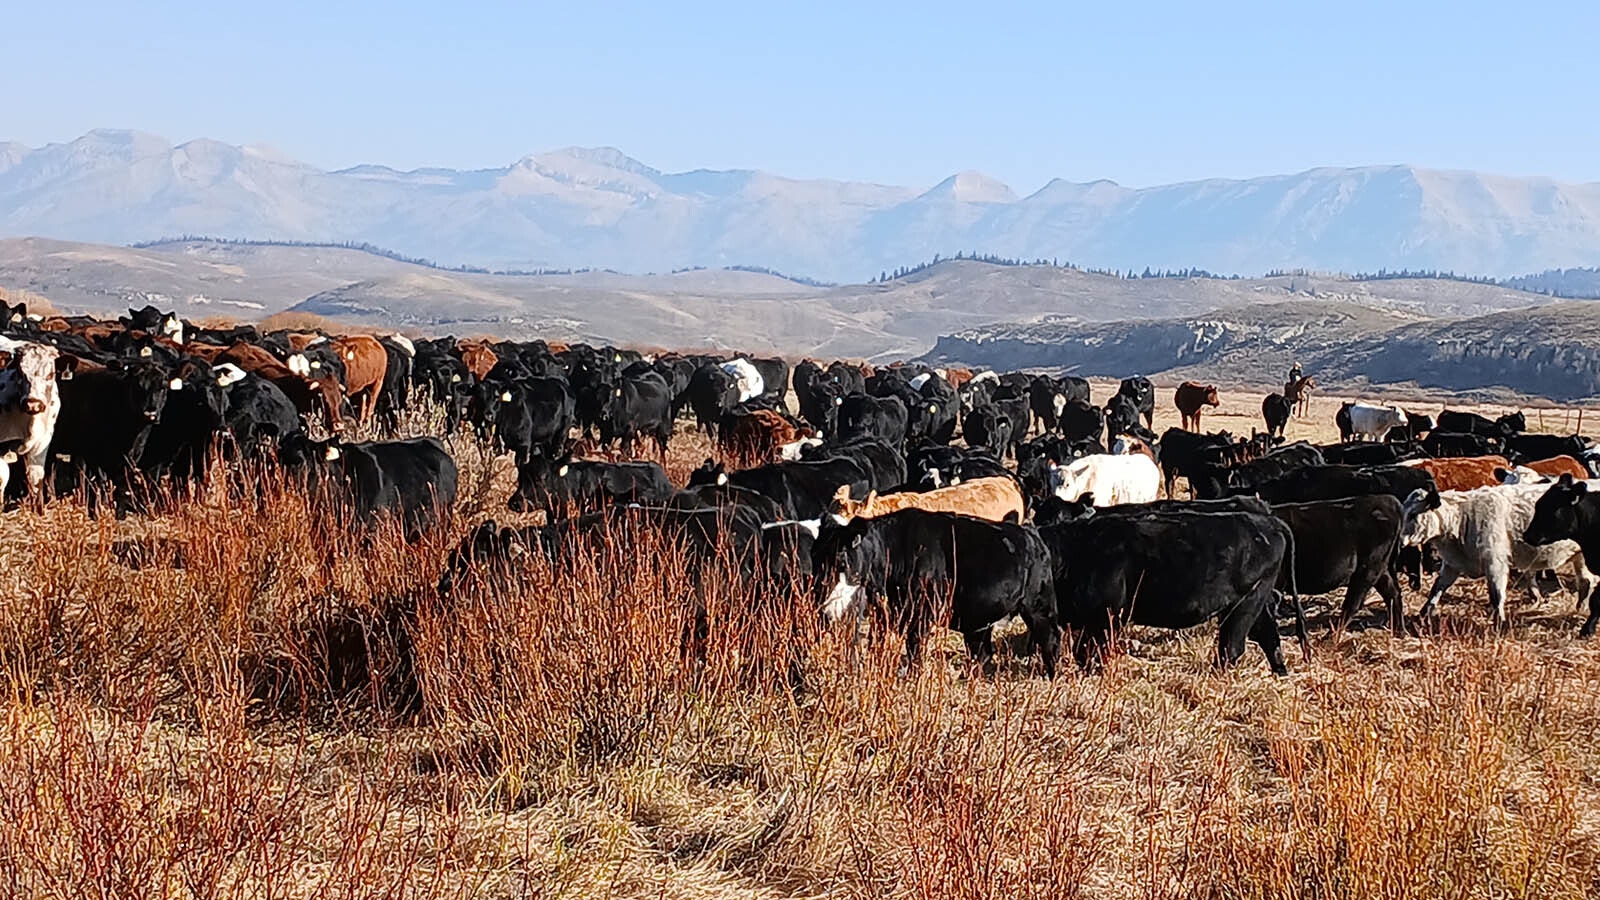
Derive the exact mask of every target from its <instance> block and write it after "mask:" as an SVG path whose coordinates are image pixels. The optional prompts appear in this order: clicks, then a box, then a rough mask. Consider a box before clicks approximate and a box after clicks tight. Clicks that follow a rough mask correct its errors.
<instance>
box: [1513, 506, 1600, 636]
mask: <svg viewBox="0 0 1600 900" xmlns="http://www.w3.org/2000/svg"><path fill="white" fill-rule="evenodd" d="M1522 539H1523V540H1524V541H1527V542H1528V543H1529V544H1532V545H1534V546H1536V547H1547V546H1549V547H1559V546H1560V545H1561V544H1563V543H1565V542H1568V541H1573V542H1576V543H1577V545H1578V547H1579V549H1580V550H1581V551H1582V558H1583V560H1584V570H1585V571H1586V572H1587V571H1591V570H1590V569H1589V567H1588V561H1589V560H1591V559H1600V493H1596V492H1593V491H1591V490H1589V484H1588V483H1587V482H1584V481H1574V480H1573V478H1572V476H1571V475H1562V476H1561V478H1560V480H1558V481H1557V482H1556V483H1555V484H1552V485H1550V486H1549V488H1548V489H1546V490H1545V491H1544V493H1542V494H1540V495H1539V498H1538V499H1537V500H1536V501H1534V506H1533V516H1532V518H1530V519H1529V520H1528V524H1527V526H1526V527H1525V528H1523V530H1522ZM1579 587H1580V594H1579V597H1578V599H1579V602H1580V603H1581V602H1582V600H1583V595H1582V593H1581V588H1582V584H1581V583H1580V585H1579ZM1596 626H1600V590H1596V589H1595V587H1594V586H1593V585H1591V586H1590V587H1589V617H1588V618H1587V619H1585V620H1584V622H1583V627H1582V628H1580V629H1579V630H1578V634H1579V635H1580V636H1581V637H1593V636H1594V633H1595V628H1596Z"/></svg>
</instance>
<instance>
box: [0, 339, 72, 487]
mask: <svg viewBox="0 0 1600 900" xmlns="http://www.w3.org/2000/svg"><path fill="white" fill-rule="evenodd" d="M65 362H66V361H63V360H62V359H61V358H60V357H59V355H58V354H57V353H56V349H55V348H54V347H49V346H46V345H44V344H34V343H27V342H22V341H13V340H10V339H9V338H0V448H4V449H3V450H0V452H3V453H4V456H0V496H3V495H4V494H5V489H6V484H7V483H8V482H9V481H10V479H11V465H12V463H17V462H20V463H21V464H22V465H23V466H24V467H25V468H24V471H25V473H26V477H27V482H28V492H29V493H30V494H33V493H36V492H37V491H38V490H39V487H40V486H41V485H42V484H44V464H45V458H46V455H47V454H48V453H49V450H50V440H51V438H52V437H53V436H54V435H55V430H56V418H57V417H58V416H60V414H61V394H60V392H58V391H57V390H56V378H57V377H58V376H59V377H64V378H70V377H71V368H70V365H68V366H65V367H64V365H63V364H64V363H65ZM13 445H14V446H13Z"/></svg>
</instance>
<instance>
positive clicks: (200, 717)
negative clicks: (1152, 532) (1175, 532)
mask: <svg viewBox="0 0 1600 900" xmlns="http://www.w3.org/2000/svg"><path fill="white" fill-rule="evenodd" d="M1105 393H1106V388H1105V387H1104V386H1097V388H1096V392H1095V396H1096V398H1097V399H1103V395H1104V394H1105ZM1337 402H1338V401H1337V400H1335V399H1332V398H1324V397H1319V398H1317V399H1316V401H1315V402H1314V404H1313V408H1314V414H1313V416H1312V417H1311V418H1310V419H1308V420H1304V421H1299V420H1297V421H1295V422H1294V423H1293V424H1292V425H1291V430H1290V437H1291V439H1293V438H1302V437H1303V438H1317V439H1326V438H1328V437H1329V436H1330V435H1331V434H1332V414H1333V409H1334V408H1335V407H1336V405H1337ZM1259 404H1260V395H1259V394H1244V393H1225V395H1224V407H1223V409H1222V410H1221V411H1220V414H1219V415H1213V416H1209V417H1208V418H1207V420H1206V426H1207V428H1208V429H1213V430H1214V429H1216V428H1230V429H1231V430H1233V431H1234V432H1235V433H1242V434H1248V433H1249V430H1250V426H1251V425H1252V424H1256V423H1258V422H1259ZM1420 406H1421V408H1422V409H1424V410H1425V411H1429V412H1437V404H1434V405H1432V406H1427V405H1420ZM1158 408H1159V409H1160V416H1159V418H1158V421H1157V431H1158V432H1159V431H1160V430H1161V429H1162V428H1164V427H1166V426H1167V425H1169V424H1176V418H1177V417H1176V412H1175V411H1174V410H1173V409H1172V408H1171V389H1170V387H1168V388H1163V389H1162V390H1161V392H1160V395H1159V405H1158ZM1560 415H1562V414H1560V413H1546V414H1545V420H1546V421H1545V424H1546V427H1547V428H1549V429H1550V430H1557V431H1560V430H1564V427H1565V426H1564V425H1563V424H1561V423H1560V422H1557V421H1553V420H1554V419H1555V418H1556V417H1557V416H1560ZM419 419H420V417H419ZM411 427H412V428H413V430H418V429H420V428H421V423H420V421H419V422H415V423H412V426H411ZM455 452H456V455H457V459H458V461H459V462H460V464H461V466H462V496H461V499H460V502H459V504H458V509H457V517H456V520H455V522H454V523H453V525H452V526H451V527H449V528H446V529H442V530H441V533H439V534H437V535H436V536H434V537H433V538H431V539H429V540H428V541H426V542H424V543H422V544H420V545H417V546H412V547H407V546H405V545H404V544H403V543H401V542H399V541H398V540H397V539H395V536H394V535H393V534H385V535H379V536H378V537H377V538H372V539H369V538H364V537H362V536H359V535H355V534H352V533H350V532H349V531H348V530H347V529H344V528H341V527H338V526H336V525H333V524H331V523H329V522H328V521H327V520H326V518H325V517H324V516H322V515H320V514H319V513H318V511H317V510H316V508H315V506H314V504H313V503H312V502H311V501H309V500H308V499H307V498H306V497H305V496H304V495H302V494H300V493H298V492H296V491H294V490H289V489H286V488H284V487H282V486H280V485H277V484H276V483H274V482H273V481H272V480H270V479H260V478H251V479H247V480H246V490H245V491H244V493H243V495H242V499H241V498H240V497H238V496H230V493H229V491H227V490H226V489H225V485H224V484H222V483H221V481H222V480H221V479H220V478H219V479H217V483H215V484H212V485H210V486H208V488H207V489H206V490H204V491H203V492H202V493H201V495H200V496H198V497H195V498H193V499H192V500H189V501H188V502H185V503H183V504H182V505H181V506H180V505H174V506H173V508H172V509H171V510H169V511H167V512H165V513H163V514H159V515H153V516H150V517H145V518H129V519H127V520H124V521H121V522H117V521H114V520H112V519H110V518H101V519H98V520H91V519H89V518H88V517H87V516H86V515H85V512H84V509H83V506H82V504H81V502H78V501H71V500H69V501H62V502H58V503H55V504H53V505H51V506H50V507H48V508H47V509H45V510H44V511H43V512H38V511H30V510H19V511H15V512H9V513H7V514H6V515H5V517H4V518H3V519H0V533H3V536H4V549H3V551H0V553H3V554H4V557H3V561H4V565H3V566H0V893H3V894H4V896H7V897H60V898H77V897H106V898H142V897H200V898H312V897H316V898H322V897H330V898H331V897H351V898H354V897H394V898H401V897H405V898H410V897H425V898H436V897H437V898H444V897H452V898H453V897H495V898H502V897H503V898H524V897H526V898H532V897H540V898H543V897H660V898H678V897H682V898H700V897H705V898H713V897H715V898H745V897H748V898H762V897H851V898H869V897H870V898H880V897H882V898H890V897H895V898H899V897H905V898H1004V900H1022V898H1050V900H1067V898H1074V897H1095V898H1134V897H1138V898H1165V897H1200V898H1363V900H1365V898H1486V897H1538V898H1583V897H1594V896H1597V895H1600V647H1597V645H1595V644H1594V643H1592V642H1583V641H1579V640H1577V639H1576V638H1575V634H1576V630H1577V625H1578V623H1579V618H1578V617H1577V616H1576V615H1575V614H1574V613H1573V606H1574V600H1573V598H1572V596H1571V594H1570V593H1561V594H1559V595H1557V596H1556V597H1555V598H1554V599H1552V600H1550V601H1548V602H1547V604H1546V605H1545V606H1543V607H1530V606H1527V605H1526V601H1525V599H1524V598H1514V600H1517V601H1521V602H1522V603H1523V604H1524V605H1520V606H1519V605H1515V603H1514V605H1513V608H1512V617H1513V620H1514V624H1513V626H1512V627H1511V628H1510V629H1509V630H1508V631H1507V632H1506V633H1503V634H1500V633H1495V632H1494V631H1492V630H1491V628H1490V627H1489V625H1488V620H1487V617H1486V615H1485V610H1484V605H1485V603H1484V593H1483V590H1482V587H1481V584H1480V583H1470V582H1469V583H1467V587H1466V589H1465V591H1464V592H1462V593H1461V594H1460V595H1458V596H1457V597H1455V598H1454V600H1455V602H1451V601H1450V600H1449V599H1447V601H1446V604H1445V606H1444V608H1443V616H1442V619H1443V621H1442V623H1441V626H1440V627H1439V628H1438V629H1436V630H1434V629H1429V630H1428V631H1427V632H1426V633H1425V634H1423V635H1420V636H1414V637H1402V638H1396V637H1392V636H1391V635H1390V634H1389V633H1388V632H1387V631H1386V629H1384V628H1383V627H1381V621H1382V612H1381V609H1380V607H1379V605H1378V601H1377V599H1376V597H1374V598H1372V602H1371V603H1370V604H1369V606H1368V607H1367V609H1366V612H1365V614H1364V618H1363V619H1362V620H1361V621H1360V622H1359V623H1358V627H1357V628H1356V629H1355V630H1354V631H1353V632H1352V633H1349V634H1345V635H1339V636H1330V634H1329V633H1328V629H1327V625H1326V622H1327V612H1328V605H1329V602H1331V601H1333V600H1335V599H1336V598H1316V599H1314V600H1313V601H1312V602H1311V604H1310V608H1311V611H1312V612H1314V613H1316V614H1317V615H1316V616H1315V618H1314V622H1315V628H1314V632H1313V636H1314V651H1315V654H1314V657H1313V659H1312V661H1311V662H1310V663H1309V664H1306V663H1302V662H1299V661H1298V660H1297V659H1296V660H1292V661H1291V667H1292V674H1291V676H1290V677H1288V678H1274V677H1272V676H1271V675H1270V674H1268V672H1267V669H1266V666H1265V664H1264V661H1263V659H1262V657H1261V655H1260V653H1259V651H1258V650H1256V649H1255V648H1254V647H1253V646H1252V647H1251V648H1250V650H1249V651H1248V652H1247V654H1246V656H1245V659H1244V661H1243V663H1242V664H1241V665H1240V666H1239V667H1237V668H1236V669H1234V670H1231V671H1227V672H1220V673H1219V672H1217V671H1214V670H1213V668H1212V667H1211V665H1210V661H1209V654H1210V651H1211V648H1212V644H1213V641H1214V635H1213V633H1212V632H1211V630H1210V629H1208V628H1201V629H1197V630H1195V631H1193V632H1187V633H1168V632H1155V631H1147V630H1134V631H1133V632H1132V633H1131V634H1130V635H1128V636H1127V637H1128V639H1127V640H1126V641H1125V643H1124V646H1123V648H1122V650H1121V652H1119V653H1118V654H1116V655H1114V656H1113V657H1112V658H1111V660H1110V661H1109V663H1108V665H1107V667H1106V668H1105V669H1104V671H1102V672H1100V673H1098V674H1093V675H1084V674H1080V673H1077V672H1075V671H1072V670H1070V668H1069V670H1068V671H1066V673H1065V674H1063V675H1062V676H1061V677H1059V678H1057V679H1055V680H1054V681H1047V680H1045V679H1044V678H1043V677H1042V676H1041V675H1040V674H1039V673H1038V672H1037V671H1036V670H1035V667H1034V663H1033V661H1032V660H1030V659H1016V658H1011V657H1009V656H1008V655H1006V654H1004V653H1002V656H1001V658H1000V661H999V662H998V664H997V665H996V666H995V668H994V669H993V670H992V671H982V670H980V669H978V668H977V667H975V666H973V665H972V664H970V663H968V661H967V660H966V658H965V653H964V651H963V650H962V648H961V643H960V641H959V640H958V639H957V640H950V641H946V642H941V643H940V644H939V645H938V647H937V649H936V650H935V652H933V653H932V654H931V655H930V658H929V659H928V660H926V661H925V662H924V664H923V665H921V666H918V667H916V668H914V669H912V670H911V671H909V672H907V673H902V672H901V671H900V668H901V667H900V648H899V647H898V646H897V645H896V643H895V641H894V640H893V639H889V640H886V641H883V642H881V643H871V642H869V643H867V644H864V645H861V646H853V645H852V643H851V641H850V639H849V636H848V635H843V634H839V633H835V632H830V631H823V630H821V629H820V628H819V626H818V625H817V623H816V616H815V613H814V606H813V605H812V603H811V601H810V600H809V599H808V598H806V597H802V596H795V597H790V598H787V600H788V601H789V602H782V603H777V604H766V605H762V606H758V605H756V604H753V603H751V602H750V600H749V594H748V591H747V590H746V586H745V585H742V584H740V583H738V580H737V579H736V578H733V577H731V576H728V575H721V576H715V575H714V576H713V577H709V578H706V579H705V580H704V581H703V582H702V583H701V584H699V585H694V584H690V583H689V582H688V580H687V578H686V576H685V573H684V572H683V571H682V568H681V566H679V565H678V564H677V563H676V562H675V561H674V555H673V554H672V553H671V548H664V547H660V546H658V545H657V543H656V542H653V541H652V540H650V539H649V538H647V537H644V536H639V535H620V534H619V535H617V536H616V539H615V540H614V541H613V542H612V543H611V545H610V546H609V548H608V549H607V550H606V551H605V552H603V553H601V554H599V555H597V556H594V557H591V558H586V559H582V560H579V561H577V562H574V563H572V564H570V565H563V566H560V567H556V568H555V569H550V568H547V567H544V566H542V565H535V564H532V563H530V564H528V565H527V566H526V567H524V568H522V569H519V570H518V571H517V573H516V574H517V581H516V585H515V587H513V588H510V589H505V590H493V589H488V588H484V587H476V588H469V589H468V590H466V591H464V592H462V593H460V594H458V595H457V596H455V597H454V598H453V599H452V601H451V602H450V604H449V605H448V606H445V605H442V604H440V603H439V602H438V601H437V600H436V599H435V598H434V596H433V593H432V590H431V587H432V585H433V583H434V581H435V580H436V579H437V577H438V574H439V572H440V569H441V566H442V564H443V560H444V557H445V556H446V554H447V553H448V552H449V550H450V549H451V548H452V547H453V546H454V544H455V543H456V541H457V540H459V538H460V536H461V535H462V534H464V533H465V532H466V531H467V530H468V529H469V528H470V527H471V526H472V525H473V524H475V523H476V522H478V521H480V520H481V519H482V518H483V517H485V516H488V515H492V516H494V517H496V518H497V519H498V520H500V521H501V522H502V523H505V522H507V521H510V520H512V519H513V517H512V516H510V515H508V514H507V513H506V512H505V507H504V499H505V496H506V494H507V492H508V490H509V486H510V477H509V475H510V461H509V459H499V460H494V459H490V458H488V457H487V456H486V454H485V453H484V452H483V451H482V450H481V449H480V448H478V447H476V446H475V445H473V444H472V443H470V442H469V441H467V440H466V439H465V438H459V437H458V438H457V439H456V442H455ZM708 455H713V454H712V453H711V451H710V449H709V448H708V446H707V445H706V444H705V443H704V442H703V440H701V439H699V438H697V437H695V436H692V435H689V434H686V433H684V432H682V431H680V433H679V435H678V437H677V438H676V439H675V443H674V448H673V451H672V453H671V457H670V459H669V463H670V466H669V469H670V471H671V474H672V475H673V476H674V478H675V479H676V480H678V481H679V482H680V483H681V482H682V480H683V478H684V475H685V474H686V472H687V470H688V469H689V468H692V467H693V466H694V465H696V464H698V462H699V461H700V460H701V459H702V458H704V457H705V456H708ZM691 597H698V598H700V599H701V600H703V602H704V603H705V604H706V606H707V609H708V611H709V613H710V616H711V622H712V625H713V627H712V629H711V632H710V637H709V638H708V641H707V643H706V646H705V650H704V654H703V656H702V657H701V658H699V659H695V658H693V657H686V656H685V655H684V654H682V653H681V652H680V649H679V648H680V644H681V642H680V636H681V635H682V634H683V633H684V628H685V626H686V623H687V618H686V614H687V609H688V605H689V604H688V602H687V601H688V599H689V598H691ZM1407 599H1408V607H1409V608H1410V609H1412V610H1415V609H1416V607H1417V606H1418V605H1419V604H1420V602H1421V600H1420V598H1419V597H1417V596H1416V595H1414V594H1412V595H1408V598H1407ZM952 637H953V636H952ZM408 701H410V702H408Z"/></svg>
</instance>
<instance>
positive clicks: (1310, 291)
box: [0, 238, 1549, 358]
mask: <svg viewBox="0 0 1600 900" xmlns="http://www.w3.org/2000/svg"><path fill="white" fill-rule="evenodd" d="M0 286H5V287H10V288H14V289H24V290H29V291H32V292H34V293H38V294H42V295H44V296H46V297H48V298H50V300H51V301H52V302H54V303H55V304H56V305H57V306H59V307H60V308H62V309H65V310H72V311H82V312H94V313H101V314H105V313H115V312H120V311H121V310H123V309H124V308H126V307H127V306H129V305H135V306H139V305H143V304H144V303H146V302H149V303H154V304H156V305H157V306H161V307H163V308H172V309H175V310H177V311H178V312H180V313H182V314H183V315H186V316H190V317H203V316H207V315H214V314H226V315H230V316H233V317H235V318H244V319H253V318H261V317H264V316H266V315H270V314H271V313H274V312H278V311H281V310H284V309H290V308H293V309H297V310H301V311H306V312H315V313H318V314H321V315H326V316H329V317H330V318H333V319H335V320H337V321H343V322H349V323H352V324H366V325H391V326H395V327H400V326H408V327H415V328H419V329H422V330H426V331H437V332H454V333H458V334H460V333H466V332H480V331H481V332H489V333H497V334H506V335H513V336H518V335H534V334H537V335H546V336H552V337H568V338H585V339H595V340H605V341H618V342H626V343H642V344H654V345H670V346H683V347H726V348H741V349H750V350H759V351H781V352H789V353H812V354H817V355H827V356H857V357H872V358H898V357H906V356H914V355H917V354H921V353H924V352H926V351H927V350H928V349H929V348H930V347H932V346H933V344H934V341H935V339H936V338H937V337H938V336H939V335H942V334H953V333H957V332H961V331H965V330H967V329H972V328H978V327H982V326H987V325H989V324H991V323H995V322H1006V323H1013V324H1028V323H1033V322H1038V321H1041V320H1045V319H1056V320H1059V319H1062V318H1063V317H1065V318H1069V319H1071V320H1072V321H1075V322H1118V321H1127V320H1146V319H1167V318H1174V317H1187V316H1196V315H1200V314H1202V313H1206V312H1209V311H1211V310H1214V309H1219V308H1231V307H1240V306H1246V307H1248V306H1253V305H1256V304H1260V303H1263V302H1269V303H1271V302H1291V303H1294V302H1312V303H1315V304H1317V306H1318V307H1319V308H1320V307H1326V306H1329V305H1333V306H1338V307H1343V306H1349V305H1358V306H1363V307H1372V308H1379V309H1386V310H1389V311H1391V312H1395V313H1404V314H1407V315H1411V316H1433V317H1437V316H1470V315H1481V314H1484V313H1490V312H1499V311H1502V310H1507V309H1518V308H1524V307H1528V306H1532V305H1536V304H1540V303H1546V302H1549V298H1548V297H1544V296H1541V295H1537V294H1528V293H1523V292H1519V291H1513V290H1508V289H1505V288H1500V287H1495V286H1493V285H1486V284H1475V283H1468V282H1458V281H1448V280H1441V279H1418V280H1407V279H1387V280H1383V281H1352V280H1350V279H1343V278H1335V277H1306V276H1293V277H1290V276H1285V277H1281V278H1263V279H1233V280H1224V279H1212V278H1186V279H1177V278H1148V279H1123V278H1116V277H1111V276H1106V275H1097V274H1092V273H1088V272H1083V271H1080V270H1076V269H1068V268H1061V267H1055V266H1002V265H993V264H989V263H982V262H975V261H972V260H949V261H945V262H941V263H939V264H937V265H935V266H932V267H930V268H927V269H924V270H922V271H919V272H917V273H916V274H914V275H910V276H907V277H904V278H899V279H894V280H892V281H890V282H887V283H879V284H866V285H862V284H856V285H842V286H837V287H810V286H806V285H802V284H798V283H796V282H794V281H790V280H787V279H784V278H780V277H777V276H773V275H766V274H760V273H755V272H743V271H729V270H695V271H687V272H679V273H675V274H669V275H621V274H617V273H614V272H581V273H575V274H570V275H485V274H472V273H463V272H453V271H448V270H442V269H436V268H429V267H426V266H421V265H417V264H414V263H408V262H402V261H398V260H395V259H391V258H388V257H385V256H381V255H376V254H373V253H367V252H363V251H359V250H352V249H345V248H326V247H292V246H268V245H240V244H225V243H216V242H209V241H183V242H173V243H166V244H160V245H156V246H152V247H145V248H139V249H132V248H127V247H112V246H105V245H94V244H74V243H67V242H61V241H47V240H42V239H38V238H29V239H21V240H0Z"/></svg>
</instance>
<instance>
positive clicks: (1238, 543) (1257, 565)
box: [1040, 509, 1309, 675]
mask: <svg viewBox="0 0 1600 900" xmlns="http://www.w3.org/2000/svg"><path fill="white" fill-rule="evenodd" d="M1040 534H1041V535H1042V536H1043V537H1044V540H1045V543H1046V544H1048V545H1049V547H1050V553H1051V557H1052V558H1053V560H1054V574H1055V583H1056V605H1057V616H1058V618H1059V620H1060V622H1061V623H1062V624H1063V625H1067V626H1071V627H1072V628H1074V629H1075V630H1077V632H1078V638H1077V643H1076V646H1075V648H1074V651H1075V654H1076V655H1077V658H1078V661H1079V663H1080V664H1083V665H1089V664H1091V663H1092V662H1093V661H1094V660H1095V659H1097V658H1098V657H1099V655H1100V652H1101V650H1102V648H1103V647H1104V645H1105V643H1106V640H1107V636H1108V633H1109V630H1110V629H1111V628H1113V627H1121V626H1126V625H1128V624H1135V625H1146V626H1152V627H1156V628H1192V627H1194V626H1196V625H1200V624H1202V623H1204V622H1208V621H1211V620H1213V619H1215V620H1217V624H1218V628H1217V655H1216V660H1217V663H1218V664H1219V665H1223V666H1227V665H1231V664H1232V663H1234V662H1237V661H1238V660H1239V658H1240V657H1241V656H1243V655H1244V644H1245V639H1246V637H1248V638H1249V639H1251V640H1253V641H1255V643H1256V644H1257V645H1259V646H1260V647H1261V649H1262V651H1263V652H1264V653H1266V655H1267V662H1268V664H1269V665H1270V666H1271V667H1272V671H1273V673H1274V674H1278V675H1286V674H1288V668H1287V667H1286V666H1285V665H1284V661H1283V652H1282V649H1281V647H1280V641H1279V638H1278V623H1277V620H1276V618H1275V614H1276V607H1277V604H1276V593H1277V590H1276V588H1277V585H1278V582H1279V578H1280V576H1281V573H1282V572H1283V571H1284V564H1285V563H1286V562H1287V559H1286V557H1287V556H1288V555H1289V554H1291V553H1292V552H1293V549H1292V548H1293V546H1294V536H1293V534H1292V532H1291V531H1290V530H1289V526H1288V525H1285V524H1284V523H1283V522H1282V521H1280V520H1278V519H1277V518H1275V517H1273V516H1270V515H1262V514H1260V513H1251V512H1206V513H1197V512H1189V511H1186V510H1172V509H1169V510H1166V511H1162V512H1150V513H1145V514H1141V515H1098V514H1097V515H1093V516H1090V517H1089V518H1087V519H1084V520H1082V521H1077V522H1063V523H1059V524H1056V525H1051V526H1049V527H1048V528H1043V529H1041V530H1040ZM1289 570H1290V571H1292V570H1293V566H1292V565H1290V566H1289ZM1290 591H1291V595H1292V596H1293V597H1294V605H1295V610H1296V613H1297V616H1296V618H1297V626H1298V631H1299V636H1300V641H1301V648H1302V651H1303V652H1305V653H1306V654H1307V655H1309V643H1308V640H1307V637H1306V634H1305V628H1304V617H1303V615H1299V614H1298V612H1299V607H1300V601H1299V595H1298V593H1297V592H1295V591H1294V586H1293V585H1292V584H1291V586H1290Z"/></svg>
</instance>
